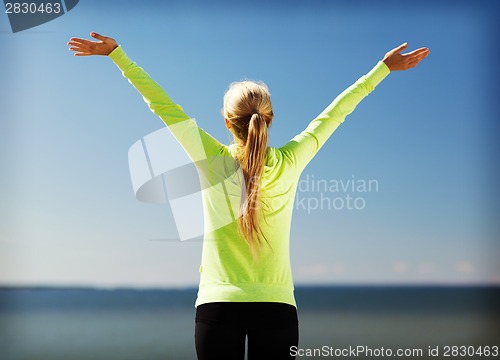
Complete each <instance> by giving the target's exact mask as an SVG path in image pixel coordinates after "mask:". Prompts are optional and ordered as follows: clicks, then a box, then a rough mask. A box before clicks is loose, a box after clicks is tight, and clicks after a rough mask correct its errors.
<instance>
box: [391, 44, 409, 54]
mask: <svg viewBox="0 0 500 360" xmlns="http://www.w3.org/2000/svg"><path fill="white" fill-rule="evenodd" d="M407 47H408V43H407V42H405V43H403V44H401V45H399V46H398V47H397V48H395V49H394V50H392V53H393V54H397V53H400V52H401V51H403V50H404V49H406V48H407Z"/></svg>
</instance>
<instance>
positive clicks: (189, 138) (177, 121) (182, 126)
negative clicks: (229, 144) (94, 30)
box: [108, 46, 225, 162]
mask: <svg viewBox="0 0 500 360" xmlns="http://www.w3.org/2000/svg"><path fill="white" fill-rule="evenodd" d="M108 56H109V57H110V58H111V59H112V60H113V62H114V63H115V64H116V65H117V66H118V68H119V69H120V70H121V71H122V73H123V76H124V77H125V78H127V80H128V81H129V82H130V83H131V84H132V85H133V86H134V87H135V88H136V90H137V91H138V92H139V93H140V94H141V95H142V97H143V98H144V101H145V102H146V104H148V106H149V108H150V109H151V111H152V112H153V113H154V114H156V115H158V116H159V117H160V118H161V119H162V120H163V122H164V123H165V124H166V125H167V126H168V128H169V129H170V130H171V131H172V133H173V135H174V136H175V138H176V139H177V140H178V141H179V143H180V144H181V145H182V147H183V148H184V149H185V150H186V152H187V153H188V155H189V157H190V158H191V160H192V161H194V162H197V161H204V160H206V159H210V158H212V157H214V156H216V155H217V154H219V153H220V152H222V151H223V150H224V147H225V145H223V144H221V143H220V142H219V141H218V140H216V139H215V138H213V137H212V136H211V135H210V134H208V133H207V132H205V131H204V130H203V129H202V128H200V127H198V126H197V125H196V122H195V121H194V119H192V118H190V117H189V116H188V115H186V113H185V112H184V110H183V109H182V107H181V106H179V105H177V104H176V103H174V102H173V101H172V99H171V98H170V96H169V95H168V94H167V93H166V92H165V91H164V90H163V89H162V87H161V86H160V85H159V84H158V83H156V82H155V81H154V80H153V79H152V78H151V77H150V76H149V75H148V73H146V72H145V71H144V70H143V69H142V68H141V67H139V66H138V65H137V64H136V63H135V62H133V61H132V60H131V59H130V58H129V57H128V56H127V55H126V54H125V52H124V51H123V49H122V47H121V46H118V47H117V48H115V49H114V50H113V51H112V52H111V53H110V54H109V55H108Z"/></svg>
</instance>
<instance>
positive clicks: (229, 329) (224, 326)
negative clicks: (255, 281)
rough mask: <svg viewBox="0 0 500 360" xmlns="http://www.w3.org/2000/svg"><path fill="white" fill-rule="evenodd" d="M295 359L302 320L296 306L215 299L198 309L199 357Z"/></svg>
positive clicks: (202, 359)
mask: <svg viewBox="0 0 500 360" xmlns="http://www.w3.org/2000/svg"><path fill="white" fill-rule="evenodd" d="M246 337H248V360H265V359H273V360H282V359H283V360H285V359H295V356H291V355H290V347H292V346H298V343H299V321H298V319H297V309H296V308H295V306H292V305H289V304H284V303H272V302H215V303H207V304H202V305H199V306H198V307H197V308H196V326H195V343H196V353H197V354H198V360H226V359H227V360H243V359H244V358H245V339H246Z"/></svg>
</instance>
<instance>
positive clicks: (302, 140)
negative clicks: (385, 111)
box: [281, 43, 429, 172]
mask: <svg viewBox="0 0 500 360" xmlns="http://www.w3.org/2000/svg"><path fill="white" fill-rule="evenodd" d="M407 47H408V44H407V43H404V44H402V45H400V46H399V47H397V48H395V49H393V50H391V51H389V52H388V53H386V55H385V56H384V58H383V60H381V61H379V62H378V63H377V64H376V65H375V67H374V68H373V69H372V70H371V71H370V72H368V73H367V74H366V75H364V76H362V77H361V78H359V79H358V81H356V82H355V83H354V84H353V85H351V86H350V87H348V88H347V89H346V90H344V91H343V92H342V93H341V94H340V95H339V96H337V97H336V98H335V100H333V102H332V103H331V104H330V105H329V106H328V107H327V108H326V109H325V110H323V112H322V113H321V114H319V115H318V116H317V117H316V118H315V119H314V120H312V121H311V122H310V123H309V125H308V126H307V128H306V129H305V130H304V131H302V132H301V133H300V134H298V135H297V136H295V137H294V138H293V139H292V140H290V141H289V142H288V143H287V144H285V145H284V146H283V147H282V148H281V150H282V151H284V152H285V153H287V154H288V158H289V159H291V161H293V162H294V165H295V168H296V169H297V170H298V171H300V172H301V171H302V170H303V169H304V168H305V167H306V165H307V164H308V163H309V161H311V159H312V158H313V157H314V156H315V155H316V153H317V152H318V151H319V149H320V148H321V147H322V146H323V145H324V144H325V142H326V141H327V140H328V138H329V137H330V136H331V135H332V133H333V132H334V131H335V130H336V129H337V128H338V126H339V125H340V124H342V123H343V122H344V119H345V118H346V116H347V115H349V114H350V113H351V112H353V111H354V109H355V108H356V106H357V105H358V104H359V103H360V102H361V100H363V99H364V98H365V97H366V96H367V95H368V94H369V93H370V92H372V91H373V90H374V89H375V87H376V86H377V85H378V84H379V83H380V82H381V81H382V80H383V79H384V78H385V77H386V76H387V75H389V73H390V72H391V71H396V70H407V69H410V68H412V67H415V66H416V65H417V64H418V63H419V62H420V61H422V60H423V59H424V58H425V57H426V56H427V55H428V54H429V49H427V48H420V49H417V50H414V51H412V52H409V53H406V54H401V51H403V50H404V49H406V48H407Z"/></svg>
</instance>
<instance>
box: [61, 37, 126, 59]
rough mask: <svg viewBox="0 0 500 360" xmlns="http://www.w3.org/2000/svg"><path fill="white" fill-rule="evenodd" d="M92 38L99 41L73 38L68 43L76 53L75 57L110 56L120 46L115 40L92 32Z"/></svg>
mask: <svg viewBox="0 0 500 360" xmlns="http://www.w3.org/2000/svg"><path fill="white" fill-rule="evenodd" d="M90 36H92V37H93V38H96V39H97V40H99V41H91V40H86V39H81V38H71V39H70V41H69V42H68V45H69V46H70V48H69V50H71V51H74V52H75V56H90V55H105V56H107V55H109V54H110V53H111V52H112V51H113V50H114V49H115V48H116V47H118V44H117V43H116V41H115V39H113V38H110V37H107V36H103V35H99V34H98V33H95V32H91V33H90Z"/></svg>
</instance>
